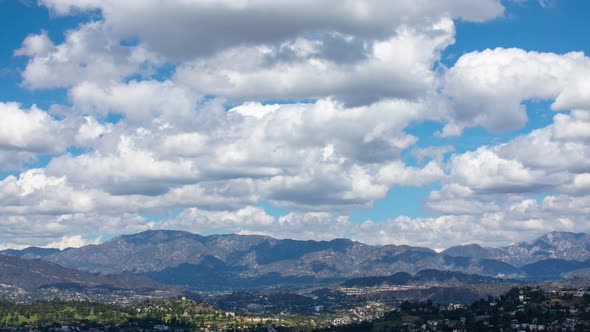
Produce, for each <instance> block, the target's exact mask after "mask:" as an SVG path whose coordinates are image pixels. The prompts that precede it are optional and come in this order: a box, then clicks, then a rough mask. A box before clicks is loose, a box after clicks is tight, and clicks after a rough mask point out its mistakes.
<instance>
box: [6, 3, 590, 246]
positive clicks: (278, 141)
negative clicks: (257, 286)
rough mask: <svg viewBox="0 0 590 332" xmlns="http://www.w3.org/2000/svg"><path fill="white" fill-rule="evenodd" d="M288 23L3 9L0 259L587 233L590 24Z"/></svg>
mask: <svg viewBox="0 0 590 332" xmlns="http://www.w3.org/2000/svg"><path fill="white" fill-rule="evenodd" d="M162 6H164V7H166V8H162ZM292 6H295V7H292V8H291V7H286V6H281V5H279V4H276V3H273V2H270V1H262V0H261V1H260V3H258V4H257V5H252V6H251V5H244V6H243V7H239V8H232V7H231V4H230V3H227V2H220V3H219V4H218V6H212V5H211V4H210V3H207V2H206V1H204V2H201V1H195V2H194V3H192V4H190V5H187V4H183V3H182V2H176V1H170V2H169V3H166V4H158V3H157V2H155V1H145V2H144V3H136V4H133V3H131V2H129V3H118V4H117V3H112V2H109V1H105V2H97V3H92V2H76V1H69V0H63V1H56V0H42V1H39V3H36V2H34V1H9V0H3V1H2V0H0V7H1V9H2V10H0V24H1V25H2V34H1V35H0V77H1V80H0V115H2V117H3V118H4V119H5V121H4V125H0V129H2V131H4V133H3V134H0V163H1V164H2V165H3V166H2V168H1V169H0V179H2V180H1V182H0V197H3V200H5V201H6V202H7V204H6V205H5V206H4V207H3V208H1V209H0V230H5V231H6V232H5V233H7V234H11V235H10V237H8V238H0V246H1V247H11V246H12V247H19V246H25V245H31V244H34V245H41V246H57V247H64V246H76V245H82V244H86V243H93V242H100V241H103V240H104V239H107V238H110V237H111V236H113V235H118V234H122V233H131V232H136V231H140V230H143V229H147V228H174V229H184V230H189V231H193V232H197V233H207V234H208V233H218V232H223V233H227V232H235V233H244V234H249V233H258V234H267V235H271V236H277V237H293V238H312V239H329V238H334V237H351V238H354V239H356V240H359V241H365V242H371V243H377V244H385V243H408V244H418V245H427V246H432V247H437V248H442V247H446V246H450V245H453V244H458V243H468V242H478V243H482V244H489V245H497V244H498V245H499V244H505V243H510V242H512V241H514V240H517V239H518V237H519V236H521V235H522V234H523V232H526V233H527V234H530V237H533V236H536V235H540V234H543V233H546V232H549V231H552V230H568V231H589V230H590V224H589V221H588V220H587V219H586V217H585V216H586V212H587V211H585V210H584V209H585V206H587V205H586V202H588V201H590V196H588V195H589V194H590V180H589V179H590V161H588V160H587V153H588V152H589V149H590V146H589V145H588V140H587V138H588V136H587V134H586V129H590V124H589V123H590V122H589V120H588V117H587V112H588V110H590V105H589V100H590V97H589V96H588V94H587V92H585V91H587V88H588V87H589V83H588V79H587V77H588V76H586V75H585V73H590V59H589V58H588V57H587V54H588V53H589V52H590V50H589V49H588V47H589V46H588V43H587V42H586V39H587V37H586V34H585V31H588V30H589V28H590V27H589V26H588V25H589V23H588V22H587V20H586V17H585V16H586V15H585V13H587V12H588V11H589V10H590V4H589V3H587V2H585V1H558V0H555V1H536V0H529V1H497V0H477V1H473V2H472V3H464V2H461V1H457V2H455V1H449V2H448V3H444V4H438V5H434V4H429V3H428V2H424V3H422V2H417V3H415V4H408V3H405V2H403V1H401V2H400V3H399V4H397V5H396V6H393V7H395V8H389V7H387V6H385V7H384V6H383V4H382V3H381V2H379V1H371V0H367V1H362V2H359V5H358V6H356V7H355V6H352V5H349V4H345V5H342V6H339V7H338V8H339V10H336V11H334V10H331V7H330V6H331V5H330V1H326V3H322V4H319V5H317V8H314V12H310V9H309V8H307V7H305V6H304V5H303V4H292ZM297 6H303V7H297ZM386 7H387V8H386ZM290 10H294V11H293V12H290ZM158 13H165V14H162V15H159V14H158ZM261 13H263V14H261ZM260 15H263V16H264V17H265V19H262V20H261V19H259V17H260ZM216 18H217V19H216ZM285 22H287V23H288V24H284V23H285ZM570 52H577V53H570ZM544 158H546V159H544ZM16 222H18V223H19V224H20V225H21V226H19V227H18V228H15V227H14V225H15V223H16ZM490 234H492V235H491V236H490ZM15 238H17V239H18V240H15Z"/></svg>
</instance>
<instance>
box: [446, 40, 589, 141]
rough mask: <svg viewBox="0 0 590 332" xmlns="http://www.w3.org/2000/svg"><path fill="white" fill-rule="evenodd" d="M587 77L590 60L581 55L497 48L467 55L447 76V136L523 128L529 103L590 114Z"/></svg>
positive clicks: (461, 58) (576, 53)
mask: <svg viewBox="0 0 590 332" xmlns="http://www.w3.org/2000/svg"><path fill="white" fill-rule="evenodd" d="M588 75H590V58H588V57H586V56H584V54H583V53H581V52H572V53H567V54H563V55H559V54H554V53H538V52H527V51H524V50H521V49H515V48H512V49H503V48H497V49H494V50H490V49H488V50H485V51H482V52H472V53H468V54H465V55H463V56H461V57H460V58H459V60H457V63H456V64H455V65H454V66H453V67H452V68H451V69H450V70H449V71H448V72H447V73H446V74H445V78H444V80H445V81H444V92H445V94H446V95H448V96H449V97H450V99H451V100H452V103H453V107H452V108H451V110H452V115H451V120H450V122H449V124H448V125H447V126H446V127H445V129H444V131H443V134H444V135H456V134H459V133H461V131H462V129H463V128H464V127H467V126H483V127H486V128H488V129H492V130H506V129H516V128H520V127H522V126H524V124H525V123H526V121H527V115H526V109H525V106H524V105H523V104H522V102H523V101H524V100H529V99H555V101H554V102H553V104H552V105H551V108H553V109H554V110H570V109H586V110H588V109H590V94H589V92H588V91H589V89H588V88H587V87H588V80H587V77H588Z"/></svg>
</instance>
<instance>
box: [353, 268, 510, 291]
mask: <svg viewBox="0 0 590 332" xmlns="http://www.w3.org/2000/svg"><path fill="white" fill-rule="evenodd" d="M506 282H513V280H505V279H499V278H494V277H488V276H481V275H477V274H467V273H461V272H453V271H439V270H432V269H428V270H422V271H420V272H418V273H416V274H414V275H412V274H409V273H406V272H398V273H396V274H393V275H390V276H383V277H364V278H355V279H350V280H347V281H345V282H343V283H342V286H344V287H376V286H385V285H428V284H444V285H456V284H459V285H463V284H484V283H506Z"/></svg>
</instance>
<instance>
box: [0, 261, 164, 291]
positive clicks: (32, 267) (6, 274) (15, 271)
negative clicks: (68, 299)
mask: <svg viewBox="0 0 590 332" xmlns="http://www.w3.org/2000/svg"><path fill="white" fill-rule="evenodd" d="M0 284H4V285H10V286H15V287H19V288H22V289H25V290H33V289H36V288H39V287H44V286H51V285H76V286H89V287H90V286H92V287H94V286H101V287H102V286H104V287H115V288H125V289H155V288H159V287H161V285H158V284H157V283H155V282H153V281H152V280H150V279H148V278H145V277H141V276H134V275H118V274H113V275H99V274H95V273H89V272H83V271H78V270H73V269H68V268H64V267H61V266H59V265H57V264H55V263H51V262H45V261H41V260H27V259H23V258H19V257H15V256H7V255H0Z"/></svg>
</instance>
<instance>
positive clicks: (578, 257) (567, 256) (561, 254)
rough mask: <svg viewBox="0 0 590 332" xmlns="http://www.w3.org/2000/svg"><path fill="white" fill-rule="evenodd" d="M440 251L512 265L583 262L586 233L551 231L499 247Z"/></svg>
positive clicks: (588, 243) (589, 238)
mask: <svg viewBox="0 0 590 332" xmlns="http://www.w3.org/2000/svg"><path fill="white" fill-rule="evenodd" d="M442 254H445V255H448V256H453V257H472V258H488V259H496V260H500V261H503V262H506V263H509V264H512V265H515V266H523V265H526V264H531V263H535V262H538V261H542V260H546V259H561V260H575V261H585V260H589V259H590V235H588V234H584V233H570V232H551V233H549V234H546V235H543V236H541V237H539V238H537V239H534V240H531V241H524V242H518V243H515V244H513V245H510V246H506V247H502V248H484V247H481V246H479V245H477V244H471V245H466V246H455V247H451V248H448V249H447V250H445V251H443V252H442Z"/></svg>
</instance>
